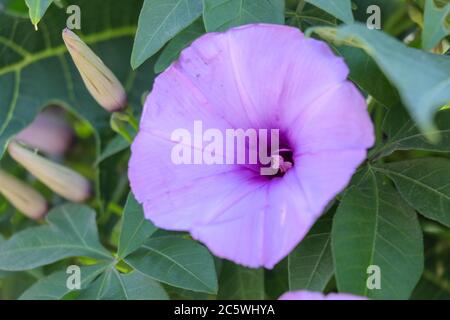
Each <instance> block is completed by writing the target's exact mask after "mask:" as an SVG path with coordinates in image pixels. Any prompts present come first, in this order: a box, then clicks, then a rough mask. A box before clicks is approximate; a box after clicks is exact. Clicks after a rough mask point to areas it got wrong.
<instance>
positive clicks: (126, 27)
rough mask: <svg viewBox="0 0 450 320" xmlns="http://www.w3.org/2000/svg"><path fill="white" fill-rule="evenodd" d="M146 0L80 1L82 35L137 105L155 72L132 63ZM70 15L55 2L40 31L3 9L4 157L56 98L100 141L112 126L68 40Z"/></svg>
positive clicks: (0, 130)
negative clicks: (134, 67) (11, 143)
mask: <svg viewBox="0 0 450 320" xmlns="http://www.w3.org/2000/svg"><path fill="white" fill-rule="evenodd" d="M141 3H142V2H141V1H140V0H129V1H126V2H125V1H113V0H107V1H105V0H79V1H76V4H77V5H79V6H80V8H81V11H82V12H83V16H82V35H81V37H82V38H83V40H84V41H85V42H87V43H88V44H89V45H90V46H91V47H92V48H93V50H94V51H95V52H96V53H97V54H98V55H99V56H100V57H102V59H103V60H104V62H105V64H106V65H107V66H109V67H110V68H111V69H112V70H113V72H114V73H115V74H116V75H117V76H118V78H119V79H120V80H121V81H122V83H123V84H124V86H125V87H126V89H127V91H128V100H129V103H130V104H131V105H132V107H133V108H134V109H139V108H140V105H141V103H140V100H141V96H142V93H143V92H144V91H146V90H148V89H149V87H150V85H151V83H152V76H153V72H152V71H151V67H152V66H151V65H150V64H149V65H147V66H146V67H145V68H142V70H140V72H134V71H132V70H131V68H130V67H129V64H128V61H129V58H130V55H131V48H132V40H133V39H132V37H133V36H134V33H135V30H136V24H137V16H138V13H139V8H140V5H141ZM99 12H102V14H100V15H99ZM66 19H67V15H66V13H65V10H62V9H58V8H57V7H56V6H51V7H50V8H49V10H48V12H47V14H46V18H45V19H44V20H43V21H41V23H40V24H39V31H37V32H36V31H34V29H33V27H32V26H31V24H30V23H29V21H28V20H27V19H25V18H20V17H17V16H12V15H8V14H7V13H6V12H0V26H1V27H0V88H1V90H0V156H1V155H3V153H4V150H5V147H6V145H7V143H8V141H9V140H10V139H11V138H12V137H13V136H14V135H15V134H17V133H18V132H19V131H20V130H22V129H23V128H24V127H26V126H27V125H28V124H29V123H30V122H31V121H32V120H33V119H34V117H35V116H36V114H37V113H38V112H39V110H40V109H41V108H43V107H44V106H46V105H49V104H51V103H54V104H58V105H61V106H63V107H65V108H67V109H69V110H70V111H72V112H73V113H74V114H76V115H78V116H80V117H82V118H84V119H85V120H87V121H88V122H89V123H90V125H92V127H93V128H95V132H96V133H95V134H96V137H97V141H98V140H99V138H98V137H99V132H101V131H102V130H103V129H105V128H109V114H108V113H107V112H106V111H104V110H103V109H102V108H101V107H100V106H99V105H98V104H97V103H96V102H95V101H94V100H93V98H92V97H91V96H90V95H89V93H88V91H87V89H86V88H85V86H84V84H83V82H82V80H81V77H80V75H79V72H78V71H77V70H76V68H75V66H74V64H73V62H72V61H71V59H70V57H69V55H68V53H67V50H66V48H65V46H64V44H63V41H62V38H61V32H62V30H63V29H64V28H65V26H66Z"/></svg>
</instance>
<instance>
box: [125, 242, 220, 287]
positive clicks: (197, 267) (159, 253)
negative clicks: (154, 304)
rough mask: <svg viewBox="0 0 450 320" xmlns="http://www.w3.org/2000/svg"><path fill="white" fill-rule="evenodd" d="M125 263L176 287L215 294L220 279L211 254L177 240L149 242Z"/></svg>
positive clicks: (198, 245)
mask: <svg viewBox="0 0 450 320" xmlns="http://www.w3.org/2000/svg"><path fill="white" fill-rule="evenodd" d="M125 262H126V263H128V264H129V265H130V266H132V267H133V268H134V269H136V270H137V271H139V272H142V273H143V274H145V275H147V276H149V277H150V278H152V279H155V280H157V281H160V282H164V283H167V284H169V285H172V286H174V287H179V288H183V289H188V290H192V291H198V292H206V293H214V294H215V293H216V292H217V276H216V269H215V266H214V260H213V258H212V256H211V254H210V253H209V252H208V250H207V249H206V248H205V247H203V246H201V245H200V244H198V243H196V242H195V241H193V240H188V239H183V238H179V237H175V236H165V237H160V238H150V239H148V240H147V241H146V242H145V243H144V245H143V246H142V247H141V248H140V249H138V250H137V251H135V252H133V253H132V254H131V255H129V256H128V257H127V258H125Z"/></svg>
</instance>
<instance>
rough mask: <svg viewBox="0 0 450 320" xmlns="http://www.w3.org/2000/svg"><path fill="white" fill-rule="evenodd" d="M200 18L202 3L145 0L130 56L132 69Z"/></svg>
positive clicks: (189, 0)
mask: <svg viewBox="0 0 450 320" xmlns="http://www.w3.org/2000/svg"><path fill="white" fill-rule="evenodd" d="M201 14H202V1H201V0H145V1H144V5H143V7H142V9H141V14H140V15H139V24H138V29H137V33H136V38H135V40H134V46H133V53H132V55H131V66H132V67H133V69H136V68H137V67H139V66H140V65H141V64H142V63H143V62H144V61H145V60H147V59H148V58H150V57H151V56H152V55H154V54H155V53H156V52H157V51H158V50H159V49H161V48H162V47H163V46H164V44H165V43H166V42H167V41H169V40H170V39H171V38H172V37H173V36H175V35H176V34H177V33H178V32H180V31H181V30H183V29H184V28H186V27H187V26H189V25H190V24H191V23H192V22H194V21H195V20H196V19H197V18H198V17H200V15H201Z"/></svg>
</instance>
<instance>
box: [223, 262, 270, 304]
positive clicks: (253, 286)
mask: <svg viewBox="0 0 450 320" xmlns="http://www.w3.org/2000/svg"><path fill="white" fill-rule="evenodd" d="M264 298H265V292H264V269H249V268H245V267H242V266H239V265H236V264H234V263H232V262H229V261H224V262H223V265H222V271H221V273H220V281H219V293H218V299H221V300H222V299H224V300H264Z"/></svg>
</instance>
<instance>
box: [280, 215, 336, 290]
mask: <svg viewBox="0 0 450 320" xmlns="http://www.w3.org/2000/svg"><path fill="white" fill-rule="evenodd" d="M332 221H333V219H332V217H331V216H329V215H326V216H324V217H322V218H321V219H319V220H318V221H317V222H316V224H315V225H314V227H313V228H312V229H311V230H310V231H309V233H308V235H307V236H306V237H305V239H303V241H302V242H301V243H300V244H299V245H298V246H297V248H296V249H294V250H293V251H292V252H291V254H290V255H289V289H290V290H291V291H296V290H310V291H323V290H324V289H325V287H326V286H327V284H328V282H329V281H330V279H331V277H332V276H333V274H334V267H333V257H332V255H331V223H332Z"/></svg>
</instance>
